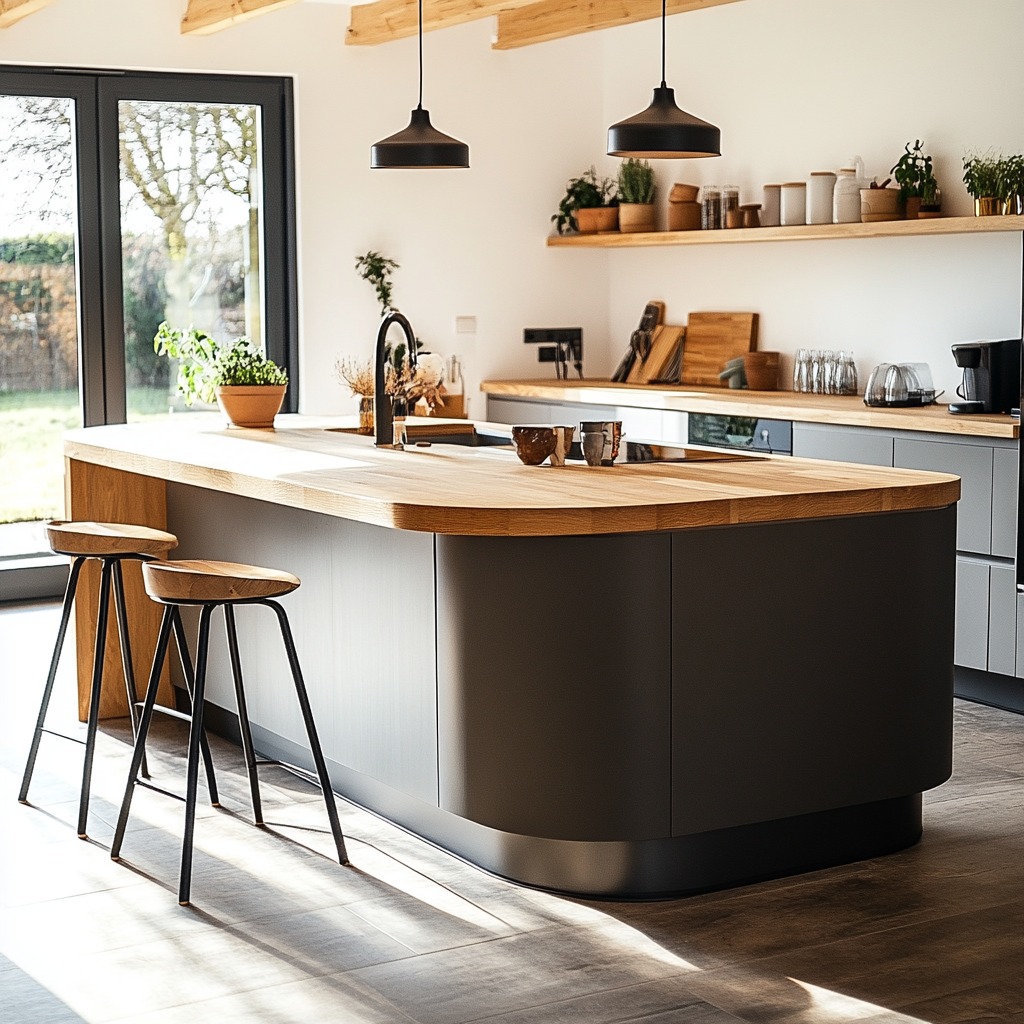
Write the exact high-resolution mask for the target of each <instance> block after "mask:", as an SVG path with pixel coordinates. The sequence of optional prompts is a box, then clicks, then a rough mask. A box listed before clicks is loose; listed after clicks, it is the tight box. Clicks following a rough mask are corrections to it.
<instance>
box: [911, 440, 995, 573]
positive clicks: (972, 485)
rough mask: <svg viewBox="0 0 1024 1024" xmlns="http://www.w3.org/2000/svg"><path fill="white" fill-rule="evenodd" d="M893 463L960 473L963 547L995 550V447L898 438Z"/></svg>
mask: <svg viewBox="0 0 1024 1024" xmlns="http://www.w3.org/2000/svg"><path fill="white" fill-rule="evenodd" d="M893 465H895V466H899V467H901V468H903V469H927V470H931V471H932V472H934V473H955V474H956V475H957V476H958V477H960V481H961V483H960V503H959V505H958V507H957V515H956V546H957V550H959V551H974V552H977V553H978V554H982V555H987V554H989V553H990V552H991V550H992V449H991V448H988V447H983V446H982V445H974V444H959V443H955V442H946V441H906V440H903V439H902V438H897V439H896V444H895V447H894V449H893Z"/></svg>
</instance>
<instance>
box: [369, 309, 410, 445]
mask: <svg viewBox="0 0 1024 1024" xmlns="http://www.w3.org/2000/svg"><path fill="white" fill-rule="evenodd" d="M392 324H398V325H399V326H400V327H401V328H402V330H403V331H405V338H406V346H405V351H406V357H407V358H408V360H409V372H410V373H413V374H415V372H416V336H415V335H414V334H413V332H412V324H410V323H409V321H408V320H407V319H406V318H405V316H404V315H403V314H401V313H399V312H398V310H396V309H393V310H392V311H391V312H390V313H388V315H387V316H386V317H384V319H383V320H382V321H381V324H380V328H379V329H378V331H377V354H376V356H375V359H374V378H373V381H374V383H373V433H374V444H375V445H376V446H377V447H378V448H390V447H392V446H393V445H394V442H395V438H394V422H395V410H394V402H393V400H392V398H391V396H390V395H389V394H387V393H386V392H385V390H384V367H385V364H386V363H387V357H386V351H385V340H386V338H387V334H388V329H389V328H390V327H391V325H392ZM399 369H400V368H399Z"/></svg>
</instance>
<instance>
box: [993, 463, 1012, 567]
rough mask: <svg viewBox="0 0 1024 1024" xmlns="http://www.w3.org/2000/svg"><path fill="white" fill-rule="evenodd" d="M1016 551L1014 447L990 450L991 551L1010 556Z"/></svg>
mask: <svg viewBox="0 0 1024 1024" xmlns="http://www.w3.org/2000/svg"><path fill="white" fill-rule="evenodd" d="M1016 550H1017V449H1016V446H1014V447H1012V448H995V449H994V450H993V452H992V554H993V555H999V556H1000V557H1002V558H1013V557H1014V556H1015V554H1016Z"/></svg>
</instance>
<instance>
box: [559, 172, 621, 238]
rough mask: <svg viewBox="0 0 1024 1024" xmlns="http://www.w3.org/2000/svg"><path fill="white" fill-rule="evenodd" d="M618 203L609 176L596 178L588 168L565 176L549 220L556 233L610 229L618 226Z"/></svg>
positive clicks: (585, 232) (594, 232)
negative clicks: (566, 181)
mask: <svg viewBox="0 0 1024 1024" xmlns="http://www.w3.org/2000/svg"><path fill="white" fill-rule="evenodd" d="M618 205H619V200H618V197H617V196H616V195H615V183H614V182H613V181H612V180H611V178H599V177H598V176H597V171H595V170H594V168H593V167H591V168H590V169H589V170H586V171H584V172H583V173H582V174H581V175H580V176H579V177H578V178H570V179H569V181H568V183H567V184H566V186H565V195H564V196H562V199H561V200H560V202H559V204H558V213H555V214H552V215H551V221H552V223H553V224H554V225H555V228H556V230H557V231H558V233H559V234H560V235H561V234H563V233H564V232H565V231H567V230H568V231H578V232H579V233H580V234H581V235H587V234H596V233H597V232H599V231H614V230H615V229H616V228H617V227H618V226H619V209H618Z"/></svg>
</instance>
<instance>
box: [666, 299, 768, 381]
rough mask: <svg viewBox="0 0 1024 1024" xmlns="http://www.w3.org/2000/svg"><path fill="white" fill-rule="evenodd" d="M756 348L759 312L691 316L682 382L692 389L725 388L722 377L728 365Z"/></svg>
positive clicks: (685, 347) (685, 345) (684, 346)
mask: <svg viewBox="0 0 1024 1024" xmlns="http://www.w3.org/2000/svg"><path fill="white" fill-rule="evenodd" d="M756 348H757V313H691V314H690V316H689V319H688V321H687V324H686V343H685V344H684V345H683V368H682V372H681V374H680V377H679V382H680V383H681V384H688V385H690V386H691V387H714V388H718V387H722V386H723V384H722V382H721V381H720V380H719V379H718V375H719V374H720V373H721V372H722V370H723V369H724V367H725V364H726V363H727V362H728V361H729V360H730V359H736V358H737V357H738V356H742V355H743V354H744V353H746V352H753V351H754V350H755V349H756Z"/></svg>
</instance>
